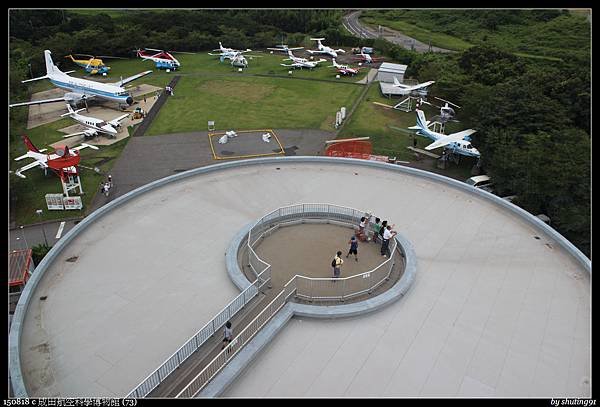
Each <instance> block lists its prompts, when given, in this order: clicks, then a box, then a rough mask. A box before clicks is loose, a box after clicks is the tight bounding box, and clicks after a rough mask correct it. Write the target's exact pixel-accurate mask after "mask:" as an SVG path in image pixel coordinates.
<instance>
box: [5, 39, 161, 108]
mask: <svg viewBox="0 0 600 407" xmlns="http://www.w3.org/2000/svg"><path fill="white" fill-rule="evenodd" d="M50 54H51V52H50V51H49V50H45V51H44V58H45V59H46V75H44V76H41V77H39V78H33V79H27V80H24V81H21V82H23V83H25V82H31V81H37V80H40V79H49V80H50V82H52V84H53V85H54V86H57V87H59V88H62V89H66V90H68V92H67V93H65V95H64V96H63V97H61V98H55V99H44V100H34V101H31V102H23V103H14V104H12V105H8V106H9V107H17V106H28V105H38V104H42V103H53V102H68V103H69V104H74V105H77V104H78V103H80V102H86V103H87V101H88V100H89V99H92V98H97V99H105V100H110V101H113V102H118V103H119V104H127V105H131V104H133V97H131V95H130V94H129V92H128V91H127V89H125V88H123V85H125V84H126V83H129V82H131V81H133V80H136V79H138V78H141V77H142V76H144V75H148V74H150V73H152V71H144V72H142V73H139V74H137V75H133V76H130V77H129V78H125V79H121V80H120V81H118V82H115V83H100V82H96V81H91V80H89V79H83V78H75V77H72V76H69V75H67V74H68V73H70V72H74V71H69V72H62V71H61V70H60V69H58V67H57V66H55V65H54V62H53V61H52V57H51V56H50Z"/></svg>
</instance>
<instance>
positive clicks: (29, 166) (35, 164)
mask: <svg viewBox="0 0 600 407" xmlns="http://www.w3.org/2000/svg"><path fill="white" fill-rule="evenodd" d="M38 166H39V167H42V168H46V165H45V163H44V162H43V161H34V162H32V163H29V164H27V165H25V166H24V167H21V168H19V169H18V170H16V171H15V175H16V176H18V177H21V178H26V177H25V175H23V174H22V172H23V171H27V170H30V169H32V168H35V167H38Z"/></svg>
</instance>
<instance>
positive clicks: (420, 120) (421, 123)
mask: <svg viewBox="0 0 600 407" xmlns="http://www.w3.org/2000/svg"><path fill="white" fill-rule="evenodd" d="M416 112H417V124H416V125H414V126H410V127H409V129H410V130H427V127H428V126H427V125H428V124H429V122H428V121H427V120H426V119H425V113H423V111H422V110H419V109H416Z"/></svg>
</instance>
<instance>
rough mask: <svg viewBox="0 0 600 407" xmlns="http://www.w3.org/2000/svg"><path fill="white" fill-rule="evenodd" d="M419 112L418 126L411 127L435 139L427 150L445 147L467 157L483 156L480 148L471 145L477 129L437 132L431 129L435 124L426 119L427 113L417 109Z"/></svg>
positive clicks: (419, 133)
mask: <svg viewBox="0 0 600 407" xmlns="http://www.w3.org/2000/svg"><path fill="white" fill-rule="evenodd" d="M415 110H416V112H417V124H416V126H412V127H409V129H411V130H417V134H418V135H419V136H424V137H427V138H429V139H431V140H433V143H431V144H429V145H428V146H427V147H425V150H433V149H436V148H438V147H444V148H445V149H447V150H449V151H451V152H452V153H455V154H460V155H464V156H467V157H476V158H479V157H481V154H480V153H479V150H477V149H476V148H475V147H473V146H472V145H471V138H470V136H471V134H473V133H475V132H476V130H473V129H467V130H463V131H459V132H457V133H452V134H448V135H446V134H443V133H437V132H435V131H432V130H430V129H429V127H430V126H432V125H433V124H432V123H431V122H429V121H428V120H426V119H425V113H423V111H422V110H420V109H415Z"/></svg>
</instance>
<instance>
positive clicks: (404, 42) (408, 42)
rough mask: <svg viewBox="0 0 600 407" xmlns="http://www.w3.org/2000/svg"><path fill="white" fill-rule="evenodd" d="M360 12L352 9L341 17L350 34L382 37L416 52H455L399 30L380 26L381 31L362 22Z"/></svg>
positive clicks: (362, 36) (361, 36) (364, 36)
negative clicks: (424, 41)
mask: <svg viewBox="0 0 600 407" xmlns="http://www.w3.org/2000/svg"><path fill="white" fill-rule="evenodd" d="M361 13H362V11H361V10H358V11H354V12H352V13H350V14H347V15H345V16H344V17H343V21H342V24H343V25H344V27H346V29H347V30H348V31H349V32H350V33H351V34H352V35H355V36H357V37H360V38H378V37H382V38H384V39H386V40H388V41H390V42H392V43H394V44H397V45H401V46H402V47H404V48H406V49H412V50H415V51H417V52H421V53H424V52H455V51H452V50H449V49H444V48H439V47H434V46H431V45H429V44H425V43H423V42H421V41H419V40H416V39H414V38H412V37H409V36H408V35H405V34H402V33H401V32H399V31H395V30H392V29H390V28H388V27H383V26H381V33H378V32H377V31H375V30H373V29H371V28H370V27H368V26H366V25H364V24H362V23H361V22H360V20H359V19H358V17H359V16H360V14H361Z"/></svg>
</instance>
